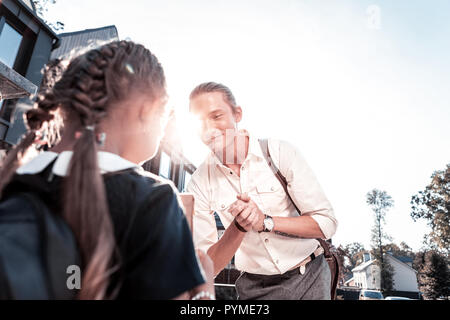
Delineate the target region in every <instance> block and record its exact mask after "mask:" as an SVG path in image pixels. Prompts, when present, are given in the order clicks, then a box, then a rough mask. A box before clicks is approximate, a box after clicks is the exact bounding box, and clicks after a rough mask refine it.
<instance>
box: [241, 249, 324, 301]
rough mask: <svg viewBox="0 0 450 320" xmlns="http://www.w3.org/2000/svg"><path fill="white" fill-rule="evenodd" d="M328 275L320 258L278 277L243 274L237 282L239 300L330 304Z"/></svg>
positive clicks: (321, 257) (322, 259) (322, 257)
mask: <svg viewBox="0 0 450 320" xmlns="http://www.w3.org/2000/svg"><path fill="white" fill-rule="evenodd" d="M330 286H331V272H330V268H329V266H328V263H327V261H326V260H325V257H324V256H323V254H321V255H320V256H318V257H317V258H315V259H314V260H312V261H310V262H309V263H308V264H306V270H305V273H304V274H301V273H300V271H299V268H296V269H294V270H291V271H288V272H286V273H283V274H280V275H260V274H253V273H247V272H243V273H242V274H241V275H240V277H239V278H238V279H237V280H236V291H237V294H238V298H239V300H330V299H331V295H330Z"/></svg>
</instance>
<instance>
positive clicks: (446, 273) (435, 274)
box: [415, 251, 450, 300]
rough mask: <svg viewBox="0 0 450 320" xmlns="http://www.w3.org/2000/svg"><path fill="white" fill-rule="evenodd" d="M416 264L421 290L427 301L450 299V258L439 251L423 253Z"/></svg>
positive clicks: (419, 255)
mask: <svg viewBox="0 0 450 320" xmlns="http://www.w3.org/2000/svg"><path fill="white" fill-rule="evenodd" d="M415 264H416V265H418V266H419V270H418V274H417V280H418V283H419V290H420V291H421V292H422V293H423V296H424V298H425V299H427V300H435V299H438V298H442V297H443V298H445V299H448V298H449V297H450V270H449V266H448V257H445V256H444V255H442V254H440V253H439V252H437V251H428V252H421V253H419V254H418V257H417V258H416V261H415Z"/></svg>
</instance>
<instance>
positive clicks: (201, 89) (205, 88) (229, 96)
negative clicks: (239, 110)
mask: <svg viewBox="0 0 450 320" xmlns="http://www.w3.org/2000/svg"><path fill="white" fill-rule="evenodd" d="M208 92H221V93H222V94H223V96H224V99H225V101H226V102H227V103H228V104H229V105H230V107H231V111H233V113H234V112H235V110H236V106H237V104H236V99H235V98H234V95H233V93H232V92H231V90H230V88H228V87H227V86H225V85H223V84H221V83H217V82H204V83H202V84H199V85H198V86H196V87H195V88H194V90H192V92H191V94H190V95H189V99H191V100H192V99H193V98H195V97H196V96H198V95H200V94H202V93H208Z"/></svg>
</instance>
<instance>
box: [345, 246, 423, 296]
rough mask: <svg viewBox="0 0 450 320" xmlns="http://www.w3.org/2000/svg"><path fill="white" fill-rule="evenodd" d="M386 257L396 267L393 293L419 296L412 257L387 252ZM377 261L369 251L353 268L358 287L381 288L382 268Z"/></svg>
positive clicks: (354, 281)
mask: <svg viewBox="0 0 450 320" xmlns="http://www.w3.org/2000/svg"><path fill="white" fill-rule="evenodd" d="M385 257H386V259H387V261H388V263H389V264H390V265H391V266H392V268H393V269H394V275H393V280H394V288H393V291H394V293H393V294H395V295H401V296H407V297H412V298H418V297H419V288H418V284H417V271H416V270H414V269H413V268H412V259H411V258H409V257H399V256H394V255H392V254H391V253H386V255H385ZM375 262H376V260H374V259H373V257H372V256H371V255H370V254H369V253H366V254H364V260H363V262H362V263H361V264H360V265H358V266H357V267H355V268H354V269H353V270H352V272H353V283H354V285H355V286H356V287H358V288H360V289H375V290H380V288H381V287H380V268H379V266H378V265H377V264H376V263H375Z"/></svg>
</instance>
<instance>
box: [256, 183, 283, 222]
mask: <svg viewBox="0 0 450 320" xmlns="http://www.w3.org/2000/svg"><path fill="white" fill-rule="evenodd" d="M256 192H257V196H258V199H259V204H258V205H261V207H260V209H261V210H262V211H263V212H264V213H266V214H268V215H277V213H280V212H281V211H284V210H285V209H286V208H287V206H288V205H289V201H288V200H289V199H288V198H287V196H286V193H285V191H284V189H283V187H282V186H281V184H280V182H279V181H278V180H276V178H274V179H268V180H266V181H265V182H263V183H260V184H258V185H257V186H256Z"/></svg>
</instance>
